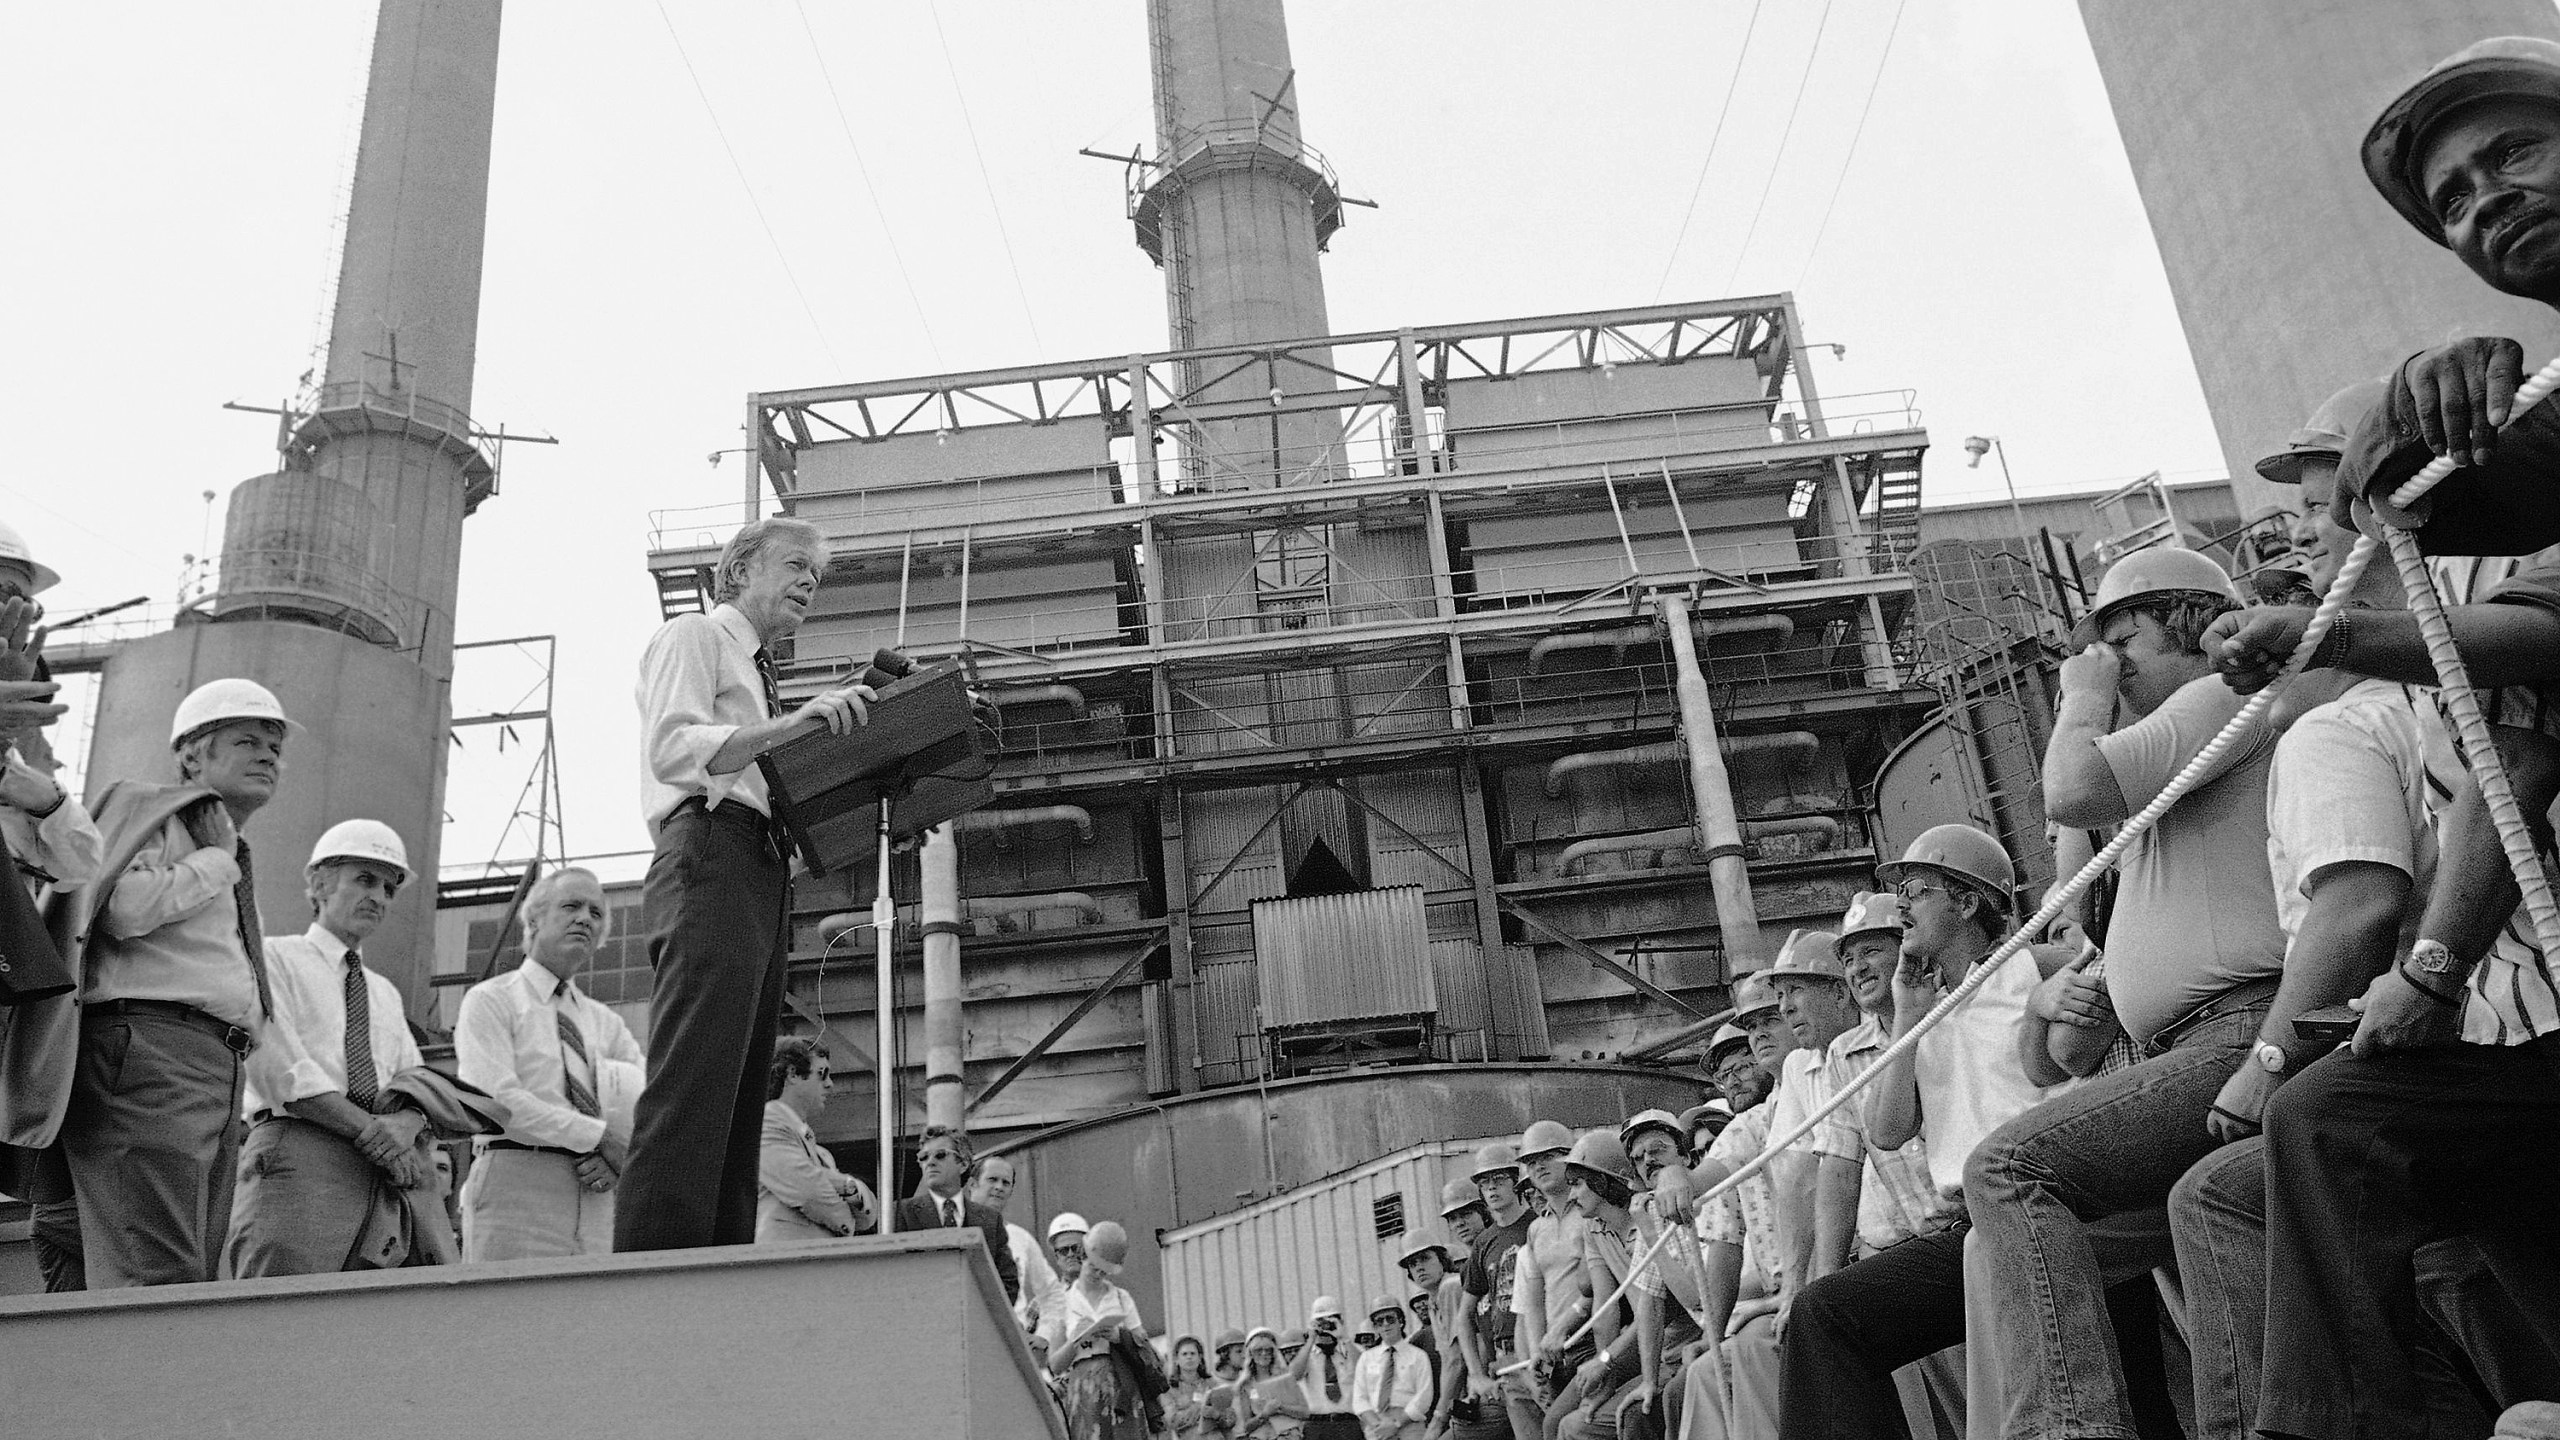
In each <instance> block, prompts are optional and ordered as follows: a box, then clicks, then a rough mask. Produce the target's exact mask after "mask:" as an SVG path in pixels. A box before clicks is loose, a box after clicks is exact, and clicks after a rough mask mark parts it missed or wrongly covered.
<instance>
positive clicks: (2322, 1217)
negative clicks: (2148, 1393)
mask: <svg viewBox="0 0 2560 1440" xmlns="http://www.w3.org/2000/svg"><path fill="white" fill-rule="evenodd" d="M2265 1154H2266V1161H2265V1163H2266V1177H2267V1178H2266V1192H2267V1296H2268V1324H2267V1339H2266V1357H2265V1373H2264V1384H2263V1388H2262V1390H2261V1392H2260V1401H2259V1408H2258V1416H2257V1423H2258V1428H2259V1429H2260V1430H2263V1431H2268V1432H2272V1433H2275V1434H2279V1435H2300V1436H2311V1437H2317V1440H2382V1437H2398V1436H2412V1437H2414V1436H2420V1435H2423V1434H2424V1433H2425V1432H2426V1430H2427V1424H2428V1414H2429V1404H2428V1400H2427V1394H2426V1385H2425V1375H2424V1372H2423V1361H2422V1360H2421V1358H2420V1356H2421V1353H2422V1351H2423V1349H2424V1348H2425V1342H2426V1341H2427V1339H2428V1338H2429V1335H2430V1334H2431V1332H2432V1331H2433V1329H2434V1326H2433V1324H2432V1323H2431V1320H2430V1317H2429V1316H2428V1314H2427V1313H2426V1311H2425V1310H2424V1309H2423V1308H2422V1306H2421V1305H2420V1303H2419V1294H2418V1288H2419V1277H2418V1264H2417V1258H2416V1257H2417V1256H2418V1254H2419V1251H2420V1249H2421V1247H2423V1246H2426V1245H2428V1244H2429V1243H2430V1242H2434V1241H2437V1240H2441V1239H2444V1238H2446V1237H2449V1236H2455V1235H2468V1236H2471V1237H2473V1239H2474V1240H2475V1241H2476V1242H2477V1243H2478V1244H2479V1245H2480V1246H2481V1247H2482V1253H2483V1254H2484V1255H2485V1256H2486V1257H2487V1259H2488V1262H2489V1264H2490V1267H2491V1269H2492V1270H2494V1272H2495V1273H2496V1278H2497V1279H2498V1281H2499V1282H2500V1283H2501V1284H2502V1285H2503V1286H2504V1287H2505V1289H2507V1290H2508V1291H2509V1292H2511V1293H2513V1294H2515V1295H2520V1296H2535V1297H2540V1298H2539V1299H2538V1300H2537V1301H2536V1302H2535V1303H2533V1304H2532V1305H2530V1306H2528V1307H2527V1308H2528V1310H2529V1311H2530V1312H2531V1313H2530V1314H2529V1315H2528V1316H2527V1319H2528V1322H2529V1323H2530V1324H2531V1325H2532V1327H2533V1329H2534V1331H2535V1332H2536V1335H2537V1338H2538V1341H2539V1343H2540V1344H2542V1345H2543V1346H2546V1347H2550V1348H2553V1349H2560V1304H2554V1303H2551V1299H2550V1297H2552V1296H2555V1295H2560V1231H2555V1230H2554V1228H2553V1227H2552V1224H2551V1205H2552V1201H2553V1197H2554V1196H2560V1035H2548V1036H2544V1037H2543V1038H2542V1039H2540V1040H2537V1041H2535V1042H2533V1043H2532V1044H2529V1045H2519V1046H2490V1045H2452V1046H2445V1047H2442V1048H2438V1049H2432V1050H2421V1051H2417V1052H2414V1053H2410V1054H2404V1055H2394V1056H2389V1057H2385V1058H2382V1059H2378V1060H2358V1059H2356V1058H2354V1057H2353V1056H2351V1055H2348V1054H2346V1053H2345V1052H2343V1051H2341V1052H2338V1053H2336V1054H2332V1055H2330V1056H2328V1057H2327V1058H2324V1059H2322V1060H2320V1061H2318V1062H2317V1063H2315V1064H2313V1065H2312V1066H2311V1067H2310V1068H2308V1069H2306V1070H2304V1071H2303V1072H2302V1074H2301V1075H2299V1076H2297V1077H2296V1078H2295V1079H2294V1080H2293V1081H2291V1082H2290V1083H2288V1084H2287V1085H2286V1086H2285V1087H2284V1088H2283V1089H2281V1090H2279V1091H2278V1092H2276V1098H2275V1100H2274V1101H2273V1102H2272V1103H2271V1104H2270V1105H2269V1106H2268V1107H2267V1134H2266V1151H2265Z"/></svg>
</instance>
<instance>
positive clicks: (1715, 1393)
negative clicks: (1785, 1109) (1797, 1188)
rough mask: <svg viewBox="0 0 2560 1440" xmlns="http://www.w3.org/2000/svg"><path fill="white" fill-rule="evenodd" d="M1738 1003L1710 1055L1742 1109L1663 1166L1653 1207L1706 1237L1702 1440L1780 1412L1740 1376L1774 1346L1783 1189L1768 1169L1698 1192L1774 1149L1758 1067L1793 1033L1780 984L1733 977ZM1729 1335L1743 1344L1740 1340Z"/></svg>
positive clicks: (1769, 1420)
mask: <svg viewBox="0 0 2560 1440" xmlns="http://www.w3.org/2000/svg"><path fill="white" fill-rule="evenodd" d="M1733 1003H1734V1023H1732V1024H1729V1025H1726V1026H1724V1027H1723V1028H1722V1029H1720V1030H1718V1031H1717V1032H1716V1034H1715V1037H1714V1038H1713V1039H1712V1040H1710V1041H1709V1042H1708V1045H1707V1054H1708V1058H1709V1062H1710V1064H1711V1066H1713V1067H1714V1068H1715V1069H1716V1073H1717V1074H1718V1076H1719V1077H1720V1083H1723V1084H1726V1085H1727V1086H1728V1087H1734V1088H1728V1089H1727V1091H1726V1093H1727V1095H1728V1096H1730V1097H1731V1098H1732V1099H1733V1101H1734V1103H1735V1104H1736V1105H1737V1106H1738V1107H1739V1108H1738V1110H1737V1113H1736V1114H1735V1116H1734V1118H1733V1121H1732V1123H1731V1124H1729V1125H1727V1126H1725V1128H1724V1129H1723V1131H1722V1132H1720V1133H1719V1134H1718V1135H1717V1136H1716V1138H1715V1141H1714V1143H1713V1144H1711V1145H1710V1146H1709V1147H1708V1148H1707V1152H1706V1154H1705V1155H1704V1156H1703V1157H1702V1158H1700V1159H1699V1160H1698V1161H1697V1162H1696V1163H1695V1164H1694V1165H1693V1166H1691V1167H1690V1168H1688V1169H1685V1170H1684V1169H1683V1168H1682V1167H1680V1166H1677V1165H1671V1166H1666V1167H1664V1168H1663V1169H1662V1170H1661V1171H1659V1172H1658V1173H1656V1174H1655V1175H1654V1176H1653V1187H1652V1188H1653V1195H1652V1203H1653V1205H1654V1206H1655V1207H1656V1208H1657V1209H1659V1210H1660V1211H1662V1213H1664V1214H1666V1215H1669V1216H1672V1217H1674V1218H1675V1219H1676V1218H1679V1217H1683V1216H1690V1215H1692V1214H1694V1216H1695V1224H1696V1228H1697V1231H1698V1235H1699V1238H1700V1239H1701V1240H1702V1241H1704V1242H1705V1246H1704V1251H1703V1254H1702V1258H1701V1263H1702V1266H1703V1269H1704V1272H1705V1273H1704V1276H1703V1281H1702V1288H1703V1291H1704V1296H1703V1299H1704V1306H1703V1309H1704V1311H1705V1323H1704V1329H1705V1335H1704V1337H1703V1338H1702V1340H1701V1342H1700V1347H1701V1348H1700V1354H1699V1357H1698V1358H1699V1363H1697V1364H1696V1365H1694V1366H1692V1367H1691V1368H1690V1370H1689V1372H1688V1376H1687V1379H1686V1387H1685V1402H1684V1404H1683V1406H1682V1412H1683V1419H1682V1427H1681V1428H1682V1433H1683V1434H1685V1435H1688V1436H1692V1437H1698V1440H1722V1437H1725V1436H1729V1435H1730V1436H1746V1437H1752V1440H1765V1437H1767V1436H1769V1435H1772V1434H1774V1433H1775V1431H1776V1426H1777V1417H1776V1415H1775V1414H1774V1413H1771V1410H1770V1407H1769V1406H1768V1404H1767V1403H1766V1397H1767V1395H1768V1393H1769V1392H1770V1390H1771V1388H1772V1387H1769V1386H1767V1385H1765V1384H1761V1383H1759V1382H1758V1381H1757V1380H1754V1381H1752V1382H1749V1384H1748V1386H1747V1389H1746V1390H1745V1391H1744V1392H1743V1393H1742V1395H1741V1396H1740V1397H1738V1396H1737V1388H1736V1375H1735V1373H1734V1372H1735V1369H1736V1366H1737V1364H1748V1363H1755V1362H1751V1361H1748V1360H1745V1359H1743V1358H1742V1357H1743V1354H1744V1352H1745V1351H1749V1352H1751V1353H1753V1354H1758V1355H1761V1356H1763V1357H1764V1358H1765V1356H1766V1353H1767V1351H1768V1349H1769V1347H1770V1345H1772V1344H1773V1343H1774V1341H1773V1339H1772V1337H1771V1336H1770V1334H1769V1330H1770V1318H1771V1317H1772V1316H1773V1315H1774V1314H1775V1313H1776V1310H1777V1304H1778V1298H1777V1297H1778V1296H1779V1294H1780V1293H1781V1291H1782V1290H1783V1288H1784V1286H1785V1284H1786V1279H1787V1277H1786V1255H1787V1247H1786V1244H1785V1242H1784V1240H1783V1239H1782V1238H1781V1236H1780V1233H1779V1230H1778V1218H1777V1200H1776V1193H1775V1191H1774V1190H1773V1189H1772V1188H1771V1186H1770V1183H1769V1175H1768V1172H1767V1171H1766V1170H1763V1171H1761V1172H1759V1173H1757V1174H1754V1175H1753V1176H1751V1177H1750V1178H1749V1179H1747V1180H1745V1181H1743V1182H1742V1183H1741V1184H1740V1185H1739V1186H1736V1187H1735V1188H1733V1189H1731V1190H1728V1191H1726V1192H1724V1193H1723V1194H1722V1195H1719V1196H1717V1197H1716V1198H1715V1199H1713V1200H1710V1201H1708V1202H1706V1203H1705V1204H1704V1205H1703V1206H1701V1205H1699V1204H1698V1203H1697V1198H1696V1197H1697V1196H1698V1194H1700V1193H1701V1192H1703V1191H1705V1190H1707V1189H1709V1188H1711V1187H1713V1186H1715V1185H1718V1184H1720V1183H1722V1182H1723V1181H1724V1180H1725V1179H1726V1177H1728V1176H1730V1175H1732V1174H1733V1173H1734V1172H1736V1171H1737V1170H1740V1169H1741V1168H1742V1167H1743V1166H1744V1165H1746V1164H1748V1163H1750V1162H1751V1161H1752V1160H1753V1159H1754V1158H1756V1157H1757V1156H1759V1155H1760V1153H1761V1152H1762V1151H1764V1150H1766V1149H1767V1148H1768V1145H1769V1137H1770V1133H1771V1132H1770V1115H1771V1111H1772V1109H1773V1108H1774V1107H1773V1106H1772V1105H1771V1104H1770V1103H1769V1101H1768V1099H1767V1096H1768V1095H1769V1093H1770V1090H1771V1088H1772V1086H1773V1084H1774V1082H1773V1081H1772V1079H1771V1077H1770V1075H1769V1073H1768V1072H1767V1071H1766V1070H1765V1069H1762V1068H1761V1067H1760V1065H1759V1063H1758V1060H1757V1055H1758V1053H1760V1052H1762V1051H1767V1052H1768V1053H1774V1054H1777V1055H1778V1057H1779V1059H1780V1060H1781V1062H1783V1061H1784V1059H1785V1055H1786V1053H1788V1051H1789V1050H1791V1048H1792V1042H1793V1036H1792V1034H1791V1033H1790V1032H1788V1031H1787V1029H1786V1022H1785V1020H1784V1019H1783V1017H1781V1016H1780V1015H1779V1006H1778V991H1777V987H1776V986H1774V985H1772V984H1770V983H1769V982H1768V980H1767V979H1765V978H1763V977H1762V976H1760V975H1757V974H1753V975H1746V976H1744V977H1742V979H1740V980H1738V981H1736V982H1735V983H1734V987H1733ZM1745 1026H1749V1027H1751V1028H1749V1029H1745V1028H1744V1027H1745ZM1755 1036H1774V1037H1783V1043H1780V1042H1779V1041H1777V1040H1775V1039H1772V1040H1770V1041H1767V1042H1764V1043H1761V1044H1755V1043H1754V1037H1755ZM1746 1060H1747V1061H1749V1062H1750V1064H1749V1066H1748V1068H1747V1069H1746V1068H1742V1065H1741V1062H1743V1061H1746ZM1755 1324H1756V1326H1757V1329H1756V1330H1755V1329H1754V1328H1753V1327H1754V1326H1755ZM1728 1336H1731V1337H1733V1338H1734V1339H1736V1340H1741V1341H1743V1342H1744V1343H1743V1344H1741V1345H1733V1344H1731V1343H1730V1342H1729V1341H1728V1339H1727V1337H1728ZM1738 1398H1742V1399H1748V1400H1749V1401H1750V1404H1749V1405H1748V1407H1747V1409H1746V1408H1744V1407H1741V1406H1738V1405H1737V1399H1738Z"/></svg>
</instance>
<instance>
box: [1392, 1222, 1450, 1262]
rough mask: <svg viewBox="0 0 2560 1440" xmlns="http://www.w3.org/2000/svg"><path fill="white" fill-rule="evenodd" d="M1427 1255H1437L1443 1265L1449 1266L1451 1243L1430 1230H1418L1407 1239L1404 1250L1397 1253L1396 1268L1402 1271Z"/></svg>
mask: <svg viewBox="0 0 2560 1440" xmlns="http://www.w3.org/2000/svg"><path fill="white" fill-rule="evenodd" d="M1425 1255H1437V1256H1439V1257H1440V1263H1441V1264H1442V1265H1446V1264H1448V1263H1449V1242H1447V1241H1445V1240H1443V1239H1441V1238H1440V1237H1439V1236H1438V1235H1436V1234H1434V1233H1432V1232H1431V1231H1429V1230H1417V1231H1415V1232H1413V1234H1412V1235H1411V1236H1410V1237H1408V1238H1407V1239H1406V1241H1405V1246H1404V1249H1403V1250H1402V1251H1400V1252H1398V1253H1397V1255H1396V1268H1397V1269H1399V1270H1401V1269H1403V1268H1404V1267H1405V1266H1407V1265H1410V1264H1412V1263H1413V1262H1414V1261H1416V1260H1419V1259H1421V1258H1422V1257H1423V1256H1425Z"/></svg>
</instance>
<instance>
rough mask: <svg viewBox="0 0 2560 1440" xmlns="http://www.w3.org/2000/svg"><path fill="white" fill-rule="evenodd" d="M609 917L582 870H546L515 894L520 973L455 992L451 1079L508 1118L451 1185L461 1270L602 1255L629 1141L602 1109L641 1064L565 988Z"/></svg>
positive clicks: (619, 1027) (593, 1003)
mask: <svg viewBox="0 0 2560 1440" xmlns="http://www.w3.org/2000/svg"><path fill="white" fill-rule="evenodd" d="M610 920H611V912H610V911H609V910H608V909H607V908H606V906H605V900H604V886H603V885H601V884H600V883H598V882H597V880H596V877H595V876H594V875H593V874H592V873H590V872H588V871H585V870H580V869H577V868H575V867H566V868H563V869H559V870H554V871H552V872H551V873H550V874H548V875H545V876H543V877H542V878H541V879H540V880H537V881H535V882H534V885H533V890H532V892H531V893H530V894H528V895H526V896H525V905H524V961H523V963H521V964H519V965H517V966H516V968H515V969H513V970H510V971H508V972H507V973H506V974H504V975H496V976H492V977H490V978H489V979H487V980H483V981H481V982H480V983H479V984H477V985H474V986H472V987H471V988H470V989H469V990H467V991H465V992H463V996H462V1010H461V1013H460V1014H459V1015H458V1016H457V1017H455V1020H454V1027H453V1050H454V1058H455V1062H456V1066H457V1069H458V1071H459V1073H460V1074H461V1076H462V1078H463V1079H464V1080H467V1081H469V1082H470V1083H472V1084H474V1085H477V1086H479V1087H480V1088H481V1089H483V1090H486V1091H488V1092H489V1093H490V1094H491V1095H494V1096H496V1097H497V1098H498V1099H499V1100H500V1101H502V1102H503V1103H504V1104H505V1105H506V1107H507V1111H508V1119H507V1129H506V1133H505V1134H504V1135H500V1136H497V1137H495V1138H490V1139H483V1140H481V1141H479V1142H478V1143H477V1145H476V1147H475V1151H474V1157H473V1160H472V1164H471V1174H470V1175H469V1176H468V1177H466V1178H465V1179H464V1180H463V1182H462V1254H463V1258H464V1259H466V1260H521V1259H531V1258H535V1257H539V1256H545V1255H602V1254H605V1253H607V1252H609V1251H611V1250H612V1249H613V1236H614V1210H615V1199H616V1196H615V1193H614V1192H615V1185H616V1182H617V1179H618V1177H619V1174H620V1171H621V1168H622V1165H623V1160H624V1156H625V1153H626V1152H625V1149H624V1147H625V1145H626V1144H627V1143H628V1142H627V1141H626V1139H625V1137H624V1136H623V1135H622V1134H619V1133H616V1132H617V1126H616V1124H615V1123H614V1118H615V1117H614V1115H613V1113H612V1112H613V1109H614V1107H613V1106H612V1105H611V1104H610V1103H609V1102H610V1099H611V1097H612V1095H613V1094H614V1093H615V1092H616V1091H617V1090H622V1089H627V1088H628V1080H627V1078H625V1077H628V1076H629V1075H630V1074H632V1073H633V1072H635V1071H637V1070H638V1069H639V1068H640V1065H641V1057H640V1046H639V1043H638V1042H637V1041H635V1040H633V1039H632V1038H631V1029H630V1027H629V1026H627V1025H624V1024H623V1023H622V1017H621V1016H619V1015H616V1014H615V1013H613V1011H612V1010H610V1009H608V1008H607V1007H605V1006H604V1005H603V1004H601V1003H599V1002H598V1001H597V1000H596V999H595V998H594V997H592V996H590V995H588V994H587V993H586V992H585V991H583V990H581V989H579V988H578V975H579V973H580V972H582V971H584V970H585V969H586V968H587V966H588V965H590V964H592V963H594V960H595V955H596V946H598V945H600V944H602V943H603V942H604V938H605V933H606V927H607V925H608V924H609V923H610Z"/></svg>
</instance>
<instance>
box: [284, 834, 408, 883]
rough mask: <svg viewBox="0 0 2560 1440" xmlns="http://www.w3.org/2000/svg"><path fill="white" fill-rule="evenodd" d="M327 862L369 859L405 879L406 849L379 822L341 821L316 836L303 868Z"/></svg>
mask: <svg viewBox="0 0 2560 1440" xmlns="http://www.w3.org/2000/svg"><path fill="white" fill-rule="evenodd" d="M329 860H370V861H372V862H373V863H375V864H377V865H388V866H390V867H391V868H392V869H394V870H397V871H399V872H400V877H401V878H402V879H404V880H405V879H407V878H408V876H409V847H407V846H405V845H403V844H401V843H400V832H399V831H397V830H394V829H392V828H391V827H390V826H388V825H385V824H383V823H382V822H381V821H379V820H341V821H339V822H338V823H337V824H335V825H332V826H330V827H329V828H328V829H327V830H326V831H325V832H323V833H322V834H321V836H320V843H319V844H317V845H314V846H312V847H311V859H310V862H309V864H308V865H306V866H305V867H304V868H306V869H307V868H309V867H310V866H311V865H318V864H321V863H322V862H324V861H329Z"/></svg>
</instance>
